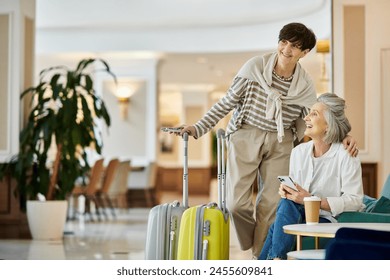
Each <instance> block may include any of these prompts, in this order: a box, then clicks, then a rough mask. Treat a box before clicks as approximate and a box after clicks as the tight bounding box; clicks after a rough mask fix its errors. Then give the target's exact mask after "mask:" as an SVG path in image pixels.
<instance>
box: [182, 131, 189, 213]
mask: <svg viewBox="0 0 390 280" xmlns="http://www.w3.org/2000/svg"><path fill="white" fill-rule="evenodd" d="M183 140H184V159H183V161H184V165H183V206H184V207H188V133H187V132H185V133H184V134H183Z"/></svg>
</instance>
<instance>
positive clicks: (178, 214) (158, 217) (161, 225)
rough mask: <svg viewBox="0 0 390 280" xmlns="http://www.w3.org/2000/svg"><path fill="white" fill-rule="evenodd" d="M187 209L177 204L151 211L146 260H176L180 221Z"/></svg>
mask: <svg viewBox="0 0 390 280" xmlns="http://www.w3.org/2000/svg"><path fill="white" fill-rule="evenodd" d="M187 208H188V207H184V206H179V205H178V204H175V203H165V204H162V205H157V206H155V207H153V208H152V209H151V210H150V213H149V218H148V231H147V235H146V246H145V259H147V260H171V259H173V260H174V259H176V257H177V256H176V255H177V243H178V237H179V229H180V221H181V218H182V214H183V212H184V211H185V210H186V209H187Z"/></svg>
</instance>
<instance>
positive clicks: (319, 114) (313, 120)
mask: <svg viewBox="0 0 390 280" xmlns="http://www.w3.org/2000/svg"><path fill="white" fill-rule="evenodd" d="M325 111H326V105H325V104H323V103H320V102H317V103H315V104H314V105H313V107H312V108H311V109H310V113H309V114H308V115H307V116H306V117H305V122H306V130H305V135H306V136H309V137H310V138H312V139H313V140H315V139H318V140H322V139H323V138H324V136H325V133H326V131H327V129H328V123H327V122H326V119H325Z"/></svg>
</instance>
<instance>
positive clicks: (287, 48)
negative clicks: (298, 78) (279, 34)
mask: <svg viewBox="0 0 390 280" xmlns="http://www.w3.org/2000/svg"><path fill="white" fill-rule="evenodd" d="M308 52H309V50H301V46H300V45H298V44H296V43H291V42H290V41H287V40H280V41H279V44H278V60H279V61H280V62H281V63H283V64H294V65H295V64H297V62H298V60H299V59H300V58H302V57H304V56H305V55H306V54H307V53H308Z"/></svg>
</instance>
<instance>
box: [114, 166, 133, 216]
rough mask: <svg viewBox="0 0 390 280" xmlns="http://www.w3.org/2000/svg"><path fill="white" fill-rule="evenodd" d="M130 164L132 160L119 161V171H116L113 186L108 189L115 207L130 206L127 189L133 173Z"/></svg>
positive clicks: (124, 207) (123, 207)
mask: <svg viewBox="0 0 390 280" xmlns="http://www.w3.org/2000/svg"><path fill="white" fill-rule="evenodd" d="M130 164H131V160H122V161H120V162H119V166H118V171H117V172H116V176H115V178H114V181H113V182H112V186H111V188H110V189H109V190H108V196H109V197H110V199H111V201H112V203H113V204H114V207H116V208H118V209H126V208H128V203H127V191H128V181H129V176H130V173H131V166H130Z"/></svg>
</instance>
